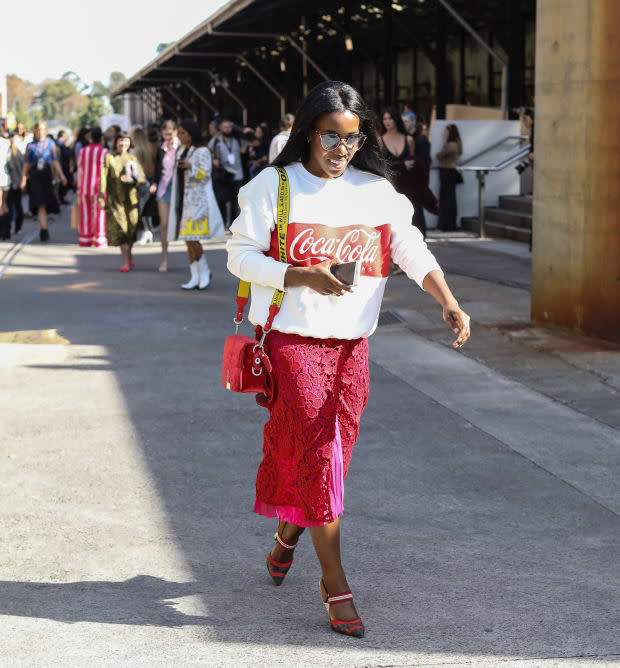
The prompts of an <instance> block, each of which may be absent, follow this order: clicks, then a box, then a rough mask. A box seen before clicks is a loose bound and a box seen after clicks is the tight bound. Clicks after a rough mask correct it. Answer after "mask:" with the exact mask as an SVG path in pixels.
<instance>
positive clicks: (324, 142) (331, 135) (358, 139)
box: [315, 130, 366, 151]
mask: <svg viewBox="0 0 620 668" xmlns="http://www.w3.org/2000/svg"><path fill="white" fill-rule="evenodd" d="M315 132H316V133H317V134H318V135H319V137H320V138H321V146H322V147H323V149H324V150H325V151H333V150H334V149H336V148H338V147H339V146H340V144H344V145H345V146H346V147H347V149H348V150H349V151H354V150H356V149H360V148H362V146H363V145H364V142H365V141H366V135H365V134H362V133H361V132H360V133H358V134H355V135H349V136H348V137H345V138H344V139H342V137H341V136H340V135H339V134H338V133H337V132H319V131H318V130H315Z"/></svg>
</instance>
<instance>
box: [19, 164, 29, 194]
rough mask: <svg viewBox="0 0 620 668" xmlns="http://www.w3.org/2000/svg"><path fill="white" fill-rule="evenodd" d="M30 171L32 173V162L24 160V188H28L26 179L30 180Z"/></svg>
mask: <svg viewBox="0 0 620 668" xmlns="http://www.w3.org/2000/svg"><path fill="white" fill-rule="evenodd" d="M29 173H30V163H29V162H24V169H23V170H22V182H21V189H22V190H26V181H27V180H28V174H29Z"/></svg>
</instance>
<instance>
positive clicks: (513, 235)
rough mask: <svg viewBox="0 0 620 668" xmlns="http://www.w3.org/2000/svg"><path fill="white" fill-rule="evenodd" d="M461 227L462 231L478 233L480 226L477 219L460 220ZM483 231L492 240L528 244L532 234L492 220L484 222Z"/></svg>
mask: <svg viewBox="0 0 620 668" xmlns="http://www.w3.org/2000/svg"><path fill="white" fill-rule="evenodd" d="M461 227H462V228H463V229H464V230H469V231H471V232H476V233H480V224H479V221H478V219H477V218H461ZM484 230H485V234H486V236H487V237H493V238H494V239H512V240H513V241H521V242H522V243H529V241H530V236H531V234H532V231H531V229H528V228H526V227H519V226H516V225H506V224H505V223H498V222H495V221H492V220H485V223H484Z"/></svg>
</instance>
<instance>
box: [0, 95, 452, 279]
mask: <svg viewBox="0 0 620 668" xmlns="http://www.w3.org/2000/svg"><path fill="white" fill-rule="evenodd" d="M294 122H295V117H294V115H293V114H290V113H289V114H285V115H284V116H283V117H282V119H281V120H280V126H279V129H278V132H276V133H273V136H271V133H270V129H269V126H268V124H267V123H264V122H261V123H259V124H257V125H256V126H255V127H241V126H238V125H236V124H235V123H233V122H232V121H231V120H229V119H225V118H224V119H218V120H213V121H211V123H210V124H209V126H208V135H207V136H206V137H204V136H203V134H202V133H201V131H200V128H199V127H198V126H197V124H196V122H195V121H194V120H192V119H186V120H185V121H183V122H181V123H180V124H178V125H177V123H176V122H175V121H173V120H165V121H163V123H161V124H158V123H149V124H148V126H147V127H146V128H143V127H140V126H136V127H134V128H132V130H131V132H130V133H128V134H125V133H123V132H122V130H121V128H120V127H119V126H118V125H112V126H110V127H108V128H107V129H106V130H105V132H103V131H102V129H101V128H100V127H90V128H87V127H83V128H80V129H79V130H77V131H76V133H75V136H74V137H73V138H71V137H69V136H68V135H67V133H66V132H65V131H63V130H61V131H59V132H58V134H57V135H56V137H53V136H52V135H51V134H49V133H48V129H47V125H46V123H45V121H41V122H38V123H36V124H35V126H34V127H33V130H32V133H31V134H29V133H28V132H27V130H26V128H25V127H24V125H23V124H19V125H18V127H17V130H16V131H15V132H14V133H9V134H8V135H7V136H6V137H0V192H1V193H2V201H1V204H0V207H1V208H0V239H9V238H10V236H11V222H13V223H14V232H15V233H17V232H19V230H20V229H21V226H22V223H23V218H24V210H23V206H22V193H24V192H25V193H27V194H28V206H27V207H26V209H27V212H28V213H29V214H30V215H32V216H34V217H36V218H37V219H38V221H39V225H40V240H41V241H42V242H46V241H47V240H48V239H49V231H48V224H47V223H48V216H53V215H54V214H56V213H58V211H59V207H60V206H61V205H63V204H66V203H68V202H67V199H66V197H67V192H68V191H69V190H70V189H73V190H75V191H76V198H75V203H74V212H72V214H73V215H72V222H73V226H74V227H76V228H77V230H78V238H79V244H80V245H81V246H95V247H99V248H102V247H107V246H119V247H120V249H121V256H122V263H121V268H120V270H121V271H122V272H124V273H127V272H129V271H131V269H132V268H133V267H134V266H135V265H134V261H133V256H132V253H131V249H132V246H133V244H134V243H136V241H137V235H138V231H139V230H143V233H142V237H141V240H140V243H143V244H146V243H151V242H153V241H154V239H155V235H156V231H157V228H159V238H160V243H161V262H160V264H159V271H161V272H165V271H167V268H168V244H169V242H170V241H172V240H176V239H183V240H185V241H186V242H187V249H188V251H187V252H188V258H189V263H190V279H189V281H188V282H186V283H184V284H183V285H182V286H181V287H183V288H185V289H193V288H196V287H197V288H199V289H203V288H205V287H207V286H208V285H209V282H210V271H209V268H208V266H207V264H206V259H205V257H204V255H203V253H202V247H201V245H200V242H201V241H202V240H204V239H207V238H209V237H211V236H214V234H216V233H219V232H220V231H221V230H222V229H228V228H229V227H230V225H231V223H232V221H233V220H234V219H235V218H236V217H237V215H238V214H239V206H238V203H237V196H238V193H239V189H240V187H241V186H242V185H244V184H245V183H247V182H248V181H250V180H252V179H253V178H255V177H256V176H257V175H258V174H259V173H260V172H261V171H262V170H263V169H264V168H265V167H267V166H268V165H270V164H272V163H273V161H274V160H275V159H276V158H277V156H278V155H279V154H280V153H281V152H282V150H283V148H284V147H285V145H286V143H287V141H288V138H289V136H290V132H291V128H292V127H293V124H294ZM380 126H381V127H380V132H379V135H380V142H381V146H382V149H383V151H384V155H385V157H386V158H387V161H388V164H389V167H390V169H391V174H392V180H393V182H394V186H395V188H396V190H397V191H398V192H399V193H402V194H404V195H406V197H407V198H408V199H409V200H410V201H411V203H412V204H413V206H414V217H413V221H412V222H413V224H414V225H415V226H416V227H418V228H419V229H420V231H421V232H422V234H423V235H424V236H426V221H425V216H424V211H425V210H426V211H429V212H430V213H432V214H435V215H438V216H439V224H438V228H439V229H440V230H445V231H449V230H454V229H456V220H457V212H456V184H457V182H458V173H457V171H456V162H457V160H458V158H459V156H460V155H461V153H462V145H461V140H460V137H459V133H458V129H457V127H456V125H450V126H448V128H447V130H446V137H445V144H444V146H443V147H442V149H441V150H440V151H439V152H438V153H437V154H436V156H435V157H436V159H437V160H438V162H439V169H440V192H439V198H437V197H436V196H435V194H434V193H433V192H432V191H431V190H430V189H429V174H430V167H431V162H432V158H431V145H430V141H429V138H428V127H427V124H426V122H425V120H424V119H423V118H421V117H417V116H416V114H415V113H414V112H413V111H412V110H411V108H410V107H405V109H404V111H400V110H398V109H397V108H396V107H388V108H387V109H385V111H384V113H383V115H382V116H381V120H380ZM3 166H4V168H2V167H3ZM27 215H28V214H27ZM396 271H398V269H396Z"/></svg>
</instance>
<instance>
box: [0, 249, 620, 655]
mask: <svg viewBox="0 0 620 668" xmlns="http://www.w3.org/2000/svg"><path fill="white" fill-rule="evenodd" d="M450 252H452V250H450ZM78 260H79V269H80V275H79V277H75V276H67V275H64V276H46V277H44V278H41V281H40V287H53V286H57V287H60V288H62V286H63V285H67V286H70V285H71V284H73V283H76V282H78V281H84V280H87V279H86V278H85V277H88V278H90V277H91V276H92V274H93V273H95V272H96V273H97V276H98V279H100V280H105V282H106V287H112V288H122V287H123V286H127V287H130V288H131V290H130V291H128V293H127V294H126V295H125V296H123V295H118V294H109V293H105V292H103V293H102V294H97V293H96V292H88V293H82V292H80V291H79V290H72V291H67V292H65V293H64V295H65V297H64V298H63V299H54V300H53V301H51V297H50V296H49V294H46V293H44V292H42V291H41V290H39V292H38V293H36V294H35V295H34V296H32V295H30V299H31V300H32V306H33V307H32V308H29V309H20V308H18V306H19V303H20V301H21V300H22V299H23V298H24V294H23V293H22V292H21V291H20V290H19V289H17V288H16V290H14V291H12V292H11V293H10V294H9V295H7V297H8V300H9V301H8V302H7V304H6V307H5V308H6V312H9V313H11V314H12V315H11V323H12V326H13V327H14V328H15V329H17V328H18V327H19V328H20V329H38V328H42V327H46V328H49V327H57V328H58V329H59V331H62V333H63V335H64V336H65V337H66V338H68V339H69V340H70V341H71V343H72V344H88V345H101V346H105V347H106V350H107V356H106V357H107V362H108V364H107V365H102V366H98V365H96V364H90V363H86V364H85V365H83V366H81V365H77V367H76V368H79V369H80V370H85V371H92V370H99V369H109V368H110V367H111V368H113V369H114V373H115V375H116V379H117V382H118V385H119V387H120V389H121V391H122V393H123V396H124V398H125V402H126V407H127V411H128V414H129V417H130V419H131V421H132V423H133V426H134V429H135V432H136V434H137V437H138V438H139V442H140V446H141V448H142V453H143V456H144V460H145V461H146V463H147V466H148V471H149V474H150V476H151V477H152V479H153V481H154V482H155V484H156V486H157V489H158V491H159V496H160V498H161V502H162V504H163V507H164V509H165V511H166V514H167V520H168V523H169V528H170V532H171V534H172V535H173V536H174V538H175V540H176V543H177V544H178V546H179V548H180V550H181V551H182V553H183V555H184V557H185V560H186V562H187V564H188V565H189V567H190V569H191V572H192V573H193V579H194V582H191V583H176V582H167V581H165V580H161V579H159V578H154V577H149V576H138V577H136V578H133V579H131V580H128V581H126V582H82V583H67V584H45V583H7V582H3V583H0V587H1V588H2V590H3V591H6V592H7V593H8V600H9V601H10V600H11V599H12V598H13V597H12V596H11V593H12V592H16V591H17V592H18V593H19V594H20V596H21V597H23V600H24V601H25V602H24V603H23V604H20V607H17V608H12V607H11V605H10V604H8V605H7V604H5V603H4V602H0V610H2V611H3V612H5V613H9V614H14V615H20V614H27V615H30V616H42V617H49V618H52V619H61V620H63V621H104V622H112V623H126V624H147V625H161V626H176V625H189V624H191V625H208V626H211V627H213V628H214V629H215V630H216V632H217V637H218V640H219V641H222V642H226V641H230V642H235V643H238V642H249V643H255V644H258V645H262V644H275V645H287V644H305V645H315V646H338V647H343V646H347V647H352V644H351V641H350V640H349V639H346V638H341V637H338V636H335V634H332V633H330V632H329V630H328V625H327V620H326V618H325V613H324V610H323V606H322V604H321V600H320V595H319V589H318V581H319V568H318V564H317V562H316V558H315V557H314V555H313V551H312V548H311V543H310V540H309V537H308V536H307V535H304V536H303V538H302V542H301V544H300V548H298V550H297V554H296V555H295V557H296V558H295V564H294V566H293V568H292V570H291V573H290V574H289V576H288V577H287V580H286V583H285V584H284V586H283V587H281V588H275V587H273V586H272V585H271V583H270V581H269V578H268V576H267V574H266V571H265V555H266V553H267V551H268V550H269V549H270V548H271V545H272V539H271V536H272V534H273V530H274V523H273V522H272V521H267V520H265V519H263V518H259V517H257V516H254V515H253V514H252V513H251V508H252V503H253V491H254V477H255V473H256V468H257V465H258V462H259V459H260V444H261V430H262V425H263V423H264V421H265V419H266V413H265V412H264V410H263V409H260V408H258V407H257V406H256V405H255V404H254V402H253V401H252V399H251V398H250V397H247V396H239V395H233V394H231V393H226V392H225V391H224V390H223V389H222V388H221V387H220V383H219V372H220V354H221V350H222V346H223V342H224V338H225V336H227V335H228V334H229V333H230V331H231V330H232V327H231V320H232V316H233V309H234V289H235V288H234V282H233V280H232V278H231V277H230V276H228V275H227V274H226V270H225V256H224V252H223V251H215V252H211V253H209V263H210V265H211V266H212V269H213V271H214V275H215V277H216V281H215V282H214V285H213V287H212V288H211V289H210V290H209V292H206V293H198V292H193V293H190V294H187V293H182V291H181V290H179V291H178V294H177V295H176V296H174V297H170V296H162V297H161V298H159V297H156V296H152V294H151V293H149V296H146V297H145V296H143V295H142V294H141V292H140V290H158V289H161V290H164V291H165V290H170V289H174V287H176V284H177V283H178V282H179V281H178V279H179V274H178V273H176V274H168V275H165V274H164V275H161V274H157V272H156V271H155V269H156V265H157V262H158V258H157V257H156V256H155V255H153V256H148V258H146V256H145V258H140V260H139V262H138V269H139V270H138V271H136V272H133V273H132V274H130V275H129V276H121V275H118V274H113V273H112V271H111V269H112V268H113V267H116V266H117V265H118V258H117V257H116V256H112V255H107V256H96V255H95V254H93V256H79V257H78ZM102 271H105V272H106V275H105V277H104V276H103V274H102ZM524 271H525V270H524ZM183 276H184V274H183ZM11 280H15V279H11ZM412 289H413V287H412ZM211 295H213V296H215V297H217V299H214V300H212V299H210V296H211ZM11 300H14V301H13V302H12V301H11ZM52 305H53V307H52ZM15 320H17V323H15ZM106 357H104V358H103V359H106ZM84 359H85V360H88V359H89V358H88V356H85V357H84ZM95 359H100V358H97V357H95ZM36 366H37V367H38V368H67V367H62V366H61V367H57V366H56V365H36ZM371 371H372V378H373V381H372V395H371V398H370V403H369V406H368V408H367V411H366V414H365V416H364V420H363V424H362V429H361V437H360V441H359V443H358V445H357V446H356V453H355V456H354V457H353V462H352V465H351V471H350V476H349V479H348V481H347V487H346V494H345V496H346V500H345V507H346V512H345V516H344V520H343V532H344V557H345V565H346V567H347V571H348V573H349V576H350V577H349V580H350V584H351V586H352V588H353V591H354V593H355V595H356V602H357V604H358V609H359V610H360V612H361V614H362V616H363V619H364V621H365V623H366V625H367V628H368V634H367V638H366V639H365V640H364V641H363V643H361V644H359V645H355V647H359V648H360V649H366V650H390V651H401V652H421V653H432V652H448V653H454V654H459V655H463V654H469V653H471V654H475V655H481V654H483V655H486V656H488V655H502V656H519V657H529V656H544V655H550V656H566V655H571V654H575V653H580V654H583V653H588V652H592V653H597V654H604V653H613V652H614V651H618V650H619V648H618V645H617V643H612V640H611V639H612V638H613V637H616V636H615V634H614V633H613V630H612V629H613V624H614V619H615V621H616V622H617V606H618V602H619V600H620V598H619V596H618V594H619V591H620V583H618V573H617V570H616V568H617V562H616V560H615V557H614V555H617V554H618V551H619V548H620V539H619V537H618V535H619V534H618V531H617V527H618V518H617V517H616V516H615V515H613V514H612V513H608V512H607V511H606V510H604V509H602V508H601V507H600V506H598V505H596V504H595V503H593V502H592V501H591V500H590V499H588V498H587V497H585V496H583V495H581V494H580V493H578V492H577V491H575V490H574V489H573V488H571V487H570V486H568V485H567V484H565V483H564V482H563V481H561V480H559V479H557V478H555V477H554V476H552V475H550V474H548V473H547V472H546V471H544V470H542V469H541V468H539V467H537V466H536V465H534V464H532V463H531V462H530V461H529V460H527V459H524V458H523V457H521V456H519V455H518V454H516V453H515V452H513V451H511V450H509V449H508V448H506V447H505V446H504V445H503V444H502V443H501V442H500V441H497V440H495V439H494V438H492V437H490V436H489V435H487V434H486V433H484V432H480V431H478V430H477V429H475V428H473V427H472V425H471V424H469V423H468V422H466V421H465V420H464V419H462V418H460V417H459V416H458V415H456V414H455V413H452V412H451V411H449V410H447V409H445V408H443V407H442V406H440V405H438V404H437V403H435V402H434V401H432V400H430V399H429V398H428V397H427V396H425V395H423V394H421V393H419V392H417V391H416V390H415V389H413V388H412V387H411V386H410V385H408V384H405V383H404V382H402V381H400V380H398V379H396V378H395V377H393V376H391V375H390V374H389V373H387V372H386V371H384V370H383V369H381V368H380V367H377V366H376V365H373V366H372V369H371ZM463 391H464V392H466V391H467V388H466V387H464V388H463ZM523 419H527V416H523ZM198 593H201V594H202V595H203V597H204V604H205V607H206V609H207V611H208V614H207V615H206V616H204V617H193V616H187V615H184V614H182V613H179V612H178V611H176V610H175V608H174V607H173V604H172V602H171V599H174V598H175V597H180V596H188V595H193V594H198ZM614 611H615V612H614Z"/></svg>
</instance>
